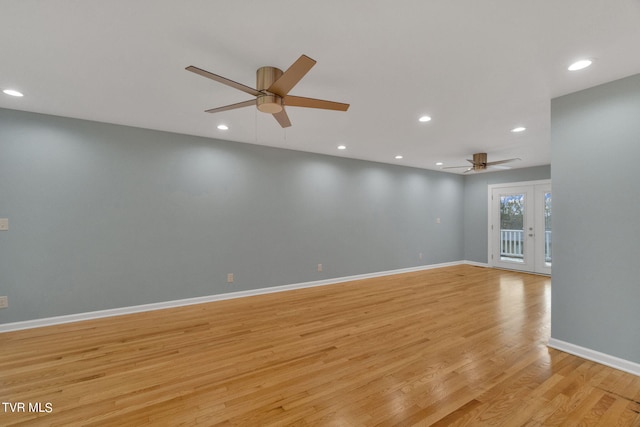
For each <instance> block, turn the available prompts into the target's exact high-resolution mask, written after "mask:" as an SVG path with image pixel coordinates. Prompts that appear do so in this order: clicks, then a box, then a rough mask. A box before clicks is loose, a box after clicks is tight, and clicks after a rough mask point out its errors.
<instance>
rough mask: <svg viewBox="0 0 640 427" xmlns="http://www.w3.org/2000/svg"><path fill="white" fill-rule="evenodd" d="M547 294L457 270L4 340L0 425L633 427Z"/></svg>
mask: <svg viewBox="0 0 640 427" xmlns="http://www.w3.org/2000/svg"><path fill="white" fill-rule="evenodd" d="M550 286H551V283H550V279H549V278H546V277H542V276H535V275H529V274H523V273H515V272H509V271H503V270H496V269H489V268H480V267H472V266H455V267H446V268H440V269H435V270H427V271H422V272H415V273H407V274H401V275H394V276H386V277H381V278H374V279H367V280H360V281H354V282H348V283H343V284H336V285H330V286H323V287H317V288H308V289H301V290H295V291H289V292H282V293H277V294H268V295H260V296H254V297H248V298H242V299H235V300H226V301H219V302H214V303H208V304H200V305H193V306H188V307H178V308H173V309H167V310H159V311H153V312H147V313H138V314H131V315H125V316H119V317H112V318H106V319H97V320H91V321H85V322H78V323H71V324H64V325H57V326H51V327H46V328H38V329H31V330H25V331H16V332H9V333H3V334H0V349H1V350H2V351H1V352H0V399H1V401H2V402H12V403H16V402H25V403H28V402H32V403H33V402H42V403H46V402H50V403H51V404H52V407H53V412H51V413H32V412H31V413H30V412H28V411H25V412H11V411H6V410H4V408H0V425H3V426H5V425H6V426H11V425H19V424H23V423H28V424H29V425H107V426H109V425H113V426H117V425H154V426H156V425H178V424H180V425H194V426H196V425H206V426H210V425H250V426H253V425H267V426H268V425H274V426H275V425H277V426H280V425H293V426H296V425H299V426H308V425H320V426H322V425H344V426H363V425H364V426H374V425H380V426H401V425H407V426H413V425H415V426H418V425H460V426H462V425H474V426H475V425H506V426H509V425H531V426H534V425H572V424H575V425H579V424H581V423H582V424H583V425H607V426H608V425H619V426H637V425H640V414H639V413H638V412H640V378H638V377H635V376H633V375H630V374H627V373H624V372H621V371H617V370H614V369H611V368H608V367H605V366H602V365H599V364H597V363H594V362H590V361H587V360H583V359H580V358H578V357H575V356H573V355H569V354H567V353H562V352H560V351H557V350H554V349H549V348H547V347H546V342H547V340H548V338H549V316H550V307H549V300H548V294H549V288H550Z"/></svg>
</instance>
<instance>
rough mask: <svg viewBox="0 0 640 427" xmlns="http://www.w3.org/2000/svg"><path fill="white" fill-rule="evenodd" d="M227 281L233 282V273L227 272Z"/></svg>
mask: <svg viewBox="0 0 640 427" xmlns="http://www.w3.org/2000/svg"><path fill="white" fill-rule="evenodd" d="M227 283H233V273H229V274H227Z"/></svg>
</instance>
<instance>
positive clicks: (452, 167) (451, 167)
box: [440, 165, 473, 169]
mask: <svg viewBox="0 0 640 427" xmlns="http://www.w3.org/2000/svg"><path fill="white" fill-rule="evenodd" d="M468 167H469V165H465V166H447V167H446V168H440V169H460V168H468ZM471 169H473V168H471Z"/></svg>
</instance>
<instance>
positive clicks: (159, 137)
mask: <svg viewBox="0 0 640 427" xmlns="http://www.w3.org/2000/svg"><path fill="white" fill-rule="evenodd" d="M463 187H464V179H463V178H462V177H461V176H458V175H452V174H445V173H440V172H434V171H426V170H420V169H413V168H405V167H400V166H394V165H386V164H378V163H371V162H365V161H357V160H350V159H344V158H340V157H330V156H322V155H315V154H310V153H302V152H296V151H290V150H282V149H274V148H267V147H260V146H255V145H249V144H240V143H232V142H225V141H217V140H212V139H206V138H198V137H191V136H185V135H178V134H171V133H166V132H157V131H150V130H144V129H138V128H130V127H123V126H116V125H110V124H103V123H96V122H89V121H82V120H75V119H68V118H61V117H52V116H46V115H39V114H33V113H25V112H18V111H13V110H1V109H0V218H9V226H10V230H9V231H5V232H0V295H8V297H9V308H8V309H3V310H0V323H7V322H15V321H21V320H30V319H37V318H44V317H51V316H57V315H65V314H72V313H82V312H88V311H94V310H101V309H109V308H116V307H126V306H132V305H138V304H145V303H153V302H160V301H168V300H175V299H182V298H189V297H196V296H204V295H211V294H219V293H227V292H233V291H239V290H247V289H254V288H263V287H269V286H277V285H286V284H292V283H300V282H305V281H314V280H321V279H327V278H337V277H344V276H348V275H355V274H361V273H372V272H379V271H387V270H393V269H399V268H406V267H414V266H418V265H422V264H435V263H442V262H450V261H458V260H461V259H463V232H462V227H461V224H462V221H463V218H462V215H463V214H462V211H463V210H462V209H461V207H462V206H463V203H464V201H463ZM437 217H439V218H441V219H442V222H441V224H436V221H435V218H437ZM420 253H422V254H423V259H419V254H420ZM318 263H322V264H323V265H324V271H323V272H321V273H319V272H317V271H316V269H317V264H318ZM227 273H234V274H235V283H234V284H227V283H226V275H227Z"/></svg>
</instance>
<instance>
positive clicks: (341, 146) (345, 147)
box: [338, 145, 347, 150]
mask: <svg viewBox="0 0 640 427" xmlns="http://www.w3.org/2000/svg"><path fill="white" fill-rule="evenodd" d="M346 149H347V146H346V145H338V150H346Z"/></svg>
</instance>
